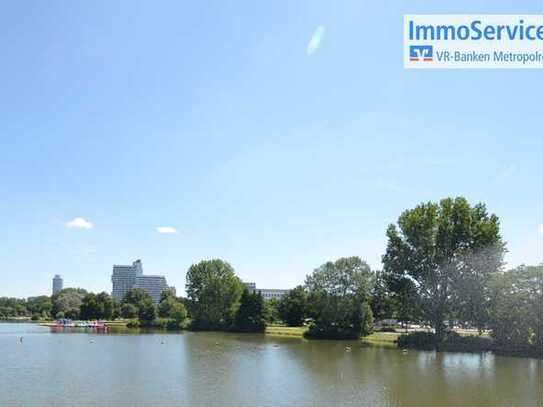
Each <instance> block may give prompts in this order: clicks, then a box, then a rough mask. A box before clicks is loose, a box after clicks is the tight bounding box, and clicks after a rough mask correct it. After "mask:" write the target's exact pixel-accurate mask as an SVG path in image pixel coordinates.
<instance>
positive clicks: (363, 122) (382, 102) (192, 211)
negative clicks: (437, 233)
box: [0, 0, 543, 296]
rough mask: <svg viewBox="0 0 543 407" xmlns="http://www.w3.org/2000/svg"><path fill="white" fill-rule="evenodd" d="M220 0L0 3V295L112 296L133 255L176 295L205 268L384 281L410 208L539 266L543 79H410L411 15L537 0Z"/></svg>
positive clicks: (290, 278) (434, 75)
mask: <svg viewBox="0 0 543 407" xmlns="http://www.w3.org/2000/svg"><path fill="white" fill-rule="evenodd" d="M227 3H228V2H224V1H207V2H197V1H194V2H188V1H187V2H178V1H156V2H148V1H139V2H138V1H134V0H131V1H116V2H111V1H93V2H82V1H76V2H68V1H48V2H39V1H27V2H4V3H3V4H2V5H1V6H0V50H1V61H2V63H1V64H0V89H1V91H0V138H1V149H0V154H1V160H0V185H1V188H0V247H2V251H1V253H2V254H1V256H0V280H1V281H2V283H1V284H0V295H9V296H29V295H37V294H42V293H49V292H50V285H51V278H52V277H53V275H54V274H55V273H60V274H62V275H63V277H64V279H65V285H67V286H80V287H84V288H87V289H90V290H93V291H99V290H107V291H110V289H111V283H110V274H111V267H112V265H113V264H126V263H129V262H131V261H133V260H135V259H137V258H141V259H142V261H143V265H144V271H145V273H148V274H164V275H166V277H167V278H168V281H169V283H171V284H173V285H175V286H177V287H178V289H179V290H180V291H181V292H182V290H183V288H184V284H185V273H186V270H187V268H188V267H189V266H190V264H192V263H194V262H197V261H199V260H200V259H202V258H212V257H220V258H224V259H226V260H228V261H229V262H230V263H231V264H232V265H233V266H234V268H235V269H236V271H237V273H238V275H239V276H240V277H241V278H242V279H244V280H250V281H255V282H256V283H257V286H259V287H268V288H272V287H274V288H283V287H284V288H288V287H292V286H294V285H296V284H298V283H301V282H302V281H303V279H304V277H305V275H306V274H307V273H309V272H311V271H312V270H313V269H314V268H315V267H317V266H319V265H320V264H322V263H323V262H325V261H327V260H329V259H334V258H337V257H340V256H349V255H359V256H361V257H362V258H365V259H366V260H367V261H368V262H369V263H370V264H371V265H372V266H373V267H374V268H379V267H380V256H381V255H382V253H383V252H384V248H385V244H386V241H385V230H386V227H387V225H388V224H389V223H391V222H394V221H395V220H396V219H397V217H398V216H399V214H400V213H401V211H402V210H404V209H407V208H411V207H413V206H415V205H416V204H418V203H420V202H422V201H428V200H438V199H440V198H443V197H446V196H457V195H462V196H465V197H467V198H468V199H469V200H470V201H471V202H474V203H475V202H479V201H482V202H485V203H486V204H487V206H488V208H489V210H490V211H491V212H493V213H496V214H497V215H498V216H499V217H500V218H501V222H502V234H503V237H504V239H505V240H506V241H507V242H508V249H509V253H508V256H507V261H508V263H509V264H510V265H518V264H521V263H527V264H537V263H540V262H543V250H542V249H543V226H539V225H541V224H543V189H542V187H541V174H542V166H543V164H542V163H543V161H542V152H543V137H542V135H541V114H542V104H541V94H542V92H543V81H542V80H541V79H542V72H541V71H538V70H534V71H520V70H497V71H490V70H481V71H470V70H446V71H426V70H425V71H406V70H404V69H403V67H402V18H403V15H404V14H417V13H421V14H422V13H466V14H467V13H481V12H483V13H537V12H538V11H539V10H540V8H539V7H538V3H537V2H535V1H525V2H523V4H522V5H519V4H518V2H514V1H502V2H499V4H498V2H495V1H493V2H489V1H477V0H475V1H473V0H472V1H469V2H468V1H454V2H453V1H442V2H440V3H439V5H436V4H435V2H426V1H409V2H407V1H380V2H374V1H373V2H370V1H337V2H336V1H334V2H321V1H312V2H311V3H308V2H301V1H300V2H293V1H274V2H267V3H263V2H254V1H251V2H249V1H247V2H241V1H240V2H231V3H228V4H227ZM319 27H320V28H319ZM315 33H317V34H316V35H314V34H315ZM312 36H313V38H312ZM78 217H80V218H83V219H85V220H86V221H87V222H90V223H91V224H86V223H84V222H81V221H79V223H78V221H77V220H76V222H75V225H72V226H78V227H68V222H70V221H73V220H74V219H76V218H78ZM85 226H87V228H85ZM91 226H92V227H91ZM157 227H171V228H175V230H176V231H177V233H159V232H158V231H157V229H156V228H157Z"/></svg>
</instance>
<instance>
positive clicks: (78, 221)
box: [66, 218, 94, 229]
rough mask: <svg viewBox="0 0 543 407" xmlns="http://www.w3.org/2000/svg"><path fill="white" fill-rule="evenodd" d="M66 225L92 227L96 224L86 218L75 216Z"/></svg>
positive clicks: (74, 227) (70, 227)
mask: <svg viewBox="0 0 543 407" xmlns="http://www.w3.org/2000/svg"><path fill="white" fill-rule="evenodd" d="M66 227H67V228H68V229H92V228H93V227H94V224H93V223H92V222H89V221H88V220H86V219H84V218H73V219H72V220H71V221H69V222H68V223H66Z"/></svg>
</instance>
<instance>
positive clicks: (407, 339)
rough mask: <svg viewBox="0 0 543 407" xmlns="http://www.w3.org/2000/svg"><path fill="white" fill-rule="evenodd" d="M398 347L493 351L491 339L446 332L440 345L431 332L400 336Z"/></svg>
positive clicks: (454, 350)
mask: <svg viewBox="0 0 543 407" xmlns="http://www.w3.org/2000/svg"><path fill="white" fill-rule="evenodd" d="M398 346H399V347H401V348H415V349H425V350H432V349H438V350H442V351H450V352H488V351H491V350H495V346H494V341H493V340H492V338H489V337H484V336H460V335H458V334H457V333H456V332H448V333H447V334H446V335H445V337H444V338H443V341H441V342H440V343H437V342H436V335H435V334H434V333H433V332H412V333H410V334H407V335H402V336H400V337H399V338H398Z"/></svg>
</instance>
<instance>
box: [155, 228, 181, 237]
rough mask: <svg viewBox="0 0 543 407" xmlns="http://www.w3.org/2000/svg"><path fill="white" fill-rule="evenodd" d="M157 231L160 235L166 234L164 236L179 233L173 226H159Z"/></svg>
mask: <svg viewBox="0 0 543 407" xmlns="http://www.w3.org/2000/svg"><path fill="white" fill-rule="evenodd" d="M156 231H157V232H158V233H164V234H170V235H171V234H175V233H177V229H176V228H174V227H173V226H159V227H157V228H156Z"/></svg>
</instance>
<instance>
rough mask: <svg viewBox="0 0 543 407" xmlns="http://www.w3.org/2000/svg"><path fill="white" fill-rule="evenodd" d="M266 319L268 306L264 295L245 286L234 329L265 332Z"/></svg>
mask: <svg viewBox="0 0 543 407" xmlns="http://www.w3.org/2000/svg"><path fill="white" fill-rule="evenodd" d="M266 319H267V316H266V307H265V305H264V299H263V298H262V295H261V294H260V293H259V292H255V293H249V290H247V288H245V289H244V290H243V293H242V294H241V299H240V304H239V308H238V310H237V312H236V318H235V320H234V329H235V330H236V331H240V332H264V330H265V329H266Z"/></svg>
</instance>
